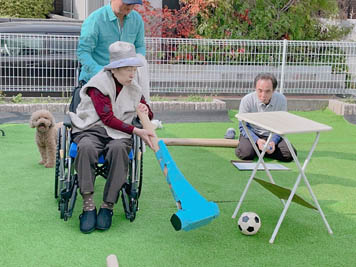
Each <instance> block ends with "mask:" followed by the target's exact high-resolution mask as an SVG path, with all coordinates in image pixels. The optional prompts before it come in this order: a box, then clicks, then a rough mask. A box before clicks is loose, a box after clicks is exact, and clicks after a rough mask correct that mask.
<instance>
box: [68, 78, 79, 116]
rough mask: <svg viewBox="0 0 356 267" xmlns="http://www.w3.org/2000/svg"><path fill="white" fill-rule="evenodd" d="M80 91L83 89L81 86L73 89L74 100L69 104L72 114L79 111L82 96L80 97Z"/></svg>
mask: <svg viewBox="0 0 356 267" xmlns="http://www.w3.org/2000/svg"><path fill="white" fill-rule="evenodd" d="M80 89H82V87H81V84H79V86H77V87H75V88H74V89H73V92H72V100H71V102H70V104H69V111H70V112H73V113H76V111H77V107H78V105H79V103H80V95H79V92H80Z"/></svg>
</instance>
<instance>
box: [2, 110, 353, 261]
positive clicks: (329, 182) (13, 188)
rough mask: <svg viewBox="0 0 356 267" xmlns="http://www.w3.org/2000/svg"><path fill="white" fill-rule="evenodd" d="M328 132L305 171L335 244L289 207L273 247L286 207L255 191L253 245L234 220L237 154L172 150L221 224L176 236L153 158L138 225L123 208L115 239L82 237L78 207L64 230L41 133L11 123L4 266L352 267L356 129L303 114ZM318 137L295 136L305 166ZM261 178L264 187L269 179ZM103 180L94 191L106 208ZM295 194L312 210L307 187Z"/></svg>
mask: <svg viewBox="0 0 356 267" xmlns="http://www.w3.org/2000/svg"><path fill="white" fill-rule="evenodd" d="M296 114H297V115H301V116H303V117H306V118H309V119H312V120H315V121H318V122H321V123H325V124H328V125H330V126H332V127H333V131H330V132H323V133H321V136H320V141H319V144H318V146H317V148H316V151H315V153H314V155H313V157H312V159H311V161H310V163H309V165H308V167H307V170H306V175H307V177H308V179H309V182H310V184H311V186H312V189H313V191H314V193H315V194H316V196H317V198H318V200H319V204H320V206H321V208H322V209H323V211H324V213H325V215H326V218H327V220H328V222H329V224H330V226H331V228H332V229H333V231H334V234H333V235H329V233H328V232H327V230H326V227H325V226H324V223H323V221H322V219H321V216H320V215H319V214H318V212H316V211H314V210H312V209H308V208H305V207H303V206H300V205H298V204H295V203H292V205H291V206H290V208H289V210H288V212H287V215H286V217H285V219H284V221H283V224H282V226H281V228H280V230H279V233H278V235H277V238H276V240H275V243H274V244H269V239H270V237H271V235H272V232H273V229H274V227H275V225H276V223H277V220H278V218H279V215H280V213H281V211H282V204H281V202H280V201H279V200H278V199H277V198H276V197H275V196H274V195H273V194H271V193H270V192H269V191H267V190H265V189H264V188H263V187H262V186H260V185H259V184H258V183H256V182H253V183H252V184H251V187H250V189H249V191H248V193H247V195H246V198H245V201H244V202H243V204H242V207H241V210H240V212H239V214H238V216H239V215H240V214H241V213H242V212H243V211H254V212H256V213H257V214H258V215H259V216H260V218H261V221H262V227H261V229H260V231H259V233H257V234H256V235H254V236H244V235H242V234H240V233H239V231H238V228H237V219H238V218H236V219H235V220H233V219H232V218H231V216H232V213H233V211H234V209H235V207H236V204H237V201H238V200H239V198H240V196H241V193H242V191H243V189H244V187H245V185H246V183H247V180H248V178H249V176H250V172H246V171H238V170H237V169H236V168H235V167H234V166H233V165H232V164H231V163H230V160H232V159H236V158H235V155H234V149H232V148H207V147H168V149H169V151H170V153H171V155H172V157H173V159H174V160H175V162H176V164H177V166H178V167H179V169H180V170H181V172H182V173H183V174H184V176H185V178H186V179H187V180H188V181H189V182H190V183H191V184H192V185H193V186H194V187H195V188H196V189H197V190H198V191H199V192H200V193H201V194H202V195H203V196H204V197H205V198H206V199H208V200H212V201H216V202H217V204H218V205H219V208H220V216H219V217H218V218H217V219H215V220H213V221H212V222H211V223H210V224H209V225H207V226H204V227H201V228H199V229H195V230H192V231H189V232H184V231H179V232H177V231H175V230H174V229H173V227H172V225H171V224H170V221H169V219H170V217H171V215H172V214H173V213H175V212H176V211H177V208H176V205H175V202H174V199H173V197H172V195H171V192H170V189H169V187H168V185H167V183H166V181H165V177H164V175H163V174H162V173H161V170H160V168H159V166H158V163H157V160H156V158H155V156H154V154H153V153H152V151H147V152H146V153H145V154H144V185H143V192H142V195H141V198H140V210H139V212H138V213H137V218H136V220H135V221H134V222H133V223H130V222H129V221H128V220H126V219H125V217H124V215H123V213H122V205H121V203H119V204H118V205H117V206H116V207H115V214H114V217H113V225H112V227H111V229H110V230H109V231H106V232H99V231H95V232H93V233H91V234H88V235H85V234H82V233H81V232H80V231H79V220H78V216H79V214H80V212H81V204H82V203H81V198H80V197H79V198H78V200H77V204H76V207H75V210H74V213H73V217H72V218H71V219H69V220H68V221H67V222H64V221H63V220H61V219H60V218H59V212H58V210H57V200H55V199H54V194H53V188H54V169H46V168H44V167H43V166H41V165H38V161H39V158H40V156H39V152H38V150H37V147H36V144H35V142H34V134H35V130H34V129H31V128H30V127H29V126H28V125H25V124H5V125H1V128H2V129H3V130H5V132H6V136H4V137H1V136H0V166H1V167H0V184H1V186H0V238H1V242H0V266H6V267H7V266H36V267H37V266H41V267H42V266H65V267H68V266H85V267H88V266H106V263H105V259H106V256H108V255H109V254H116V255H117V257H118V259H119V262H120V266H122V267H125V266H135V267H136V266H161V267H163V266H244V267H245V266H355V247H356V241H355V238H356V205H355V203H356V194H355V187H356V174H355V169H356V168H355V166H356V126H355V125H351V124H349V123H347V122H346V121H345V120H344V119H343V117H341V116H337V115H335V114H333V113H332V112H331V111H329V110H323V111H313V112H296ZM233 115H234V111H231V112H230V117H231V119H232V120H233V122H231V123H180V124H164V125H163V126H164V128H163V129H160V130H157V134H158V135H159V136H160V137H185V138H223V136H224V134H225V131H226V129H227V128H229V127H235V128H236V127H237V121H236V119H235V118H234V117H233ZM314 136H315V135H313V134H300V135H291V136H290V138H289V139H290V141H291V142H292V143H293V145H294V146H295V147H296V148H297V150H298V156H299V158H300V159H301V160H304V159H305V157H306V155H307V153H308V151H309V149H310V147H311V145H312V142H313V140H314ZM285 165H286V166H287V167H289V168H291V170H290V171H278V172H272V174H273V175H274V176H273V177H274V179H275V181H276V182H277V184H279V185H281V186H284V187H288V188H291V187H292V186H293V184H294V182H295V179H296V176H297V171H296V170H297V168H296V166H295V164H294V163H286V164H285ZM257 177H259V178H262V179H267V176H266V174H265V173H264V172H258V174H257ZM103 184H104V179H102V178H101V177H99V178H98V179H97V183H96V194H95V200H96V203H97V204H100V201H101V197H102V189H103ZM297 193H298V194H299V195H300V196H302V197H303V198H304V199H305V200H307V201H309V202H311V203H312V204H314V203H313V201H312V199H311V197H310V195H309V193H308V190H307V188H306V186H305V184H304V183H303V181H302V182H301V186H300V187H299V189H298V191H297Z"/></svg>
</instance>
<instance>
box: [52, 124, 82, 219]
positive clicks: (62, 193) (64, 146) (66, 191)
mask: <svg viewBox="0 0 356 267" xmlns="http://www.w3.org/2000/svg"><path fill="white" fill-rule="evenodd" d="M59 144H60V150H59V153H58V155H59V167H58V170H59V171H58V173H59V175H58V181H57V184H58V185H57V188H56V190H57V194H58V197H59V201H58V210H59V211H60V218H61V219H64V220H65V221H66V220H67V219H68V218H70V217H71V216H72V213H73V209H74V205H75V200H76V197H77V189H78V182H77V176H76V174H75V173H74V166H73V164H72V163H73V159H72V158H71V157H70V155H69V147H70V144H71V133H70V129H69V128H68V127H66V126H62V128H61V133H60V141H59ZM56 173H57V172H56Z"/></svg>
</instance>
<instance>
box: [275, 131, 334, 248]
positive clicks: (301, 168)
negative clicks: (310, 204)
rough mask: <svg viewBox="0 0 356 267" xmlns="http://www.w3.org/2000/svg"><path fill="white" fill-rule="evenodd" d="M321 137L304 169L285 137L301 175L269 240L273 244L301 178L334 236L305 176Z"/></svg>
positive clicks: (313, 146)
mask: <svg viewBox="0 0 356 267" xmlns="http://www.w3.org/2000/svg"><path fill="white" fill-rule="evenodd" d="M319 135H320V133H319V132H318V133H317V135H316V138H315V141H314V143H313V145H312V148H311V149H310V151H309V154H308V156H307V158H306V159H305V161H304V163H303V167H301V165H300V163H299V160H298V158H297V155H296V154H295V152H294V149H293V147H292V145H291V143H290V142H289V140H288V138H286V137H283V139H284V141H285V142H286V144H287V146H288V149H289V151H290V152H291V154H292V157H293V159H294V162H295V163H296V165H297V167H298V170H299V175H298V178H297V180H296V182H295V184H294V186H293V189H292V192H291V194H290V195H289V198H288V200H287V203H286V205H285V206H284V209H283V211H282V214H281V216H280V217H279V220H278V222H277V225H276V227H275V229H274V231H273V234H272V237H271V239H270V240H269V242H270V243H271V244H272V243H273V242H274V240H275V238H276V235H277V233H278V230H279V228H280V226H281V224H282V222H283V219H284V217H285V215H286V213H287V210H288V208H289V205H290V203H291V201H292V199H293V197H294V195H295V193H296V191H297V188H298V186H299V183H300V180H301V177H303V179H304V182H305V183H306V185H307V187H308V189H309V193H310V194H311V195H312V198H313V200H314V203H315V205H316V206H317V208H318V210H319V213H320V215H321V217H322V218H323V220H324V223H325V225H326V227H327V229H328V231H329V233H330V234H332V231H331V228H330V226H329V224H328V222H327V220H326V218H325V216H324V213H323V211H322V210H321V208H320V206H319V203H318V201H317V199H316V197H315V195H314V193H313V191H312V189H311V186H310V184H309V182H308V179H307V178H306V176H305V174H304V171H305V169H306V167H307V165H308V163H309V161H310V159H311V156H312V154H313V152H314V150H315V148H316V145H317V143H318V140H319Z"/></svg>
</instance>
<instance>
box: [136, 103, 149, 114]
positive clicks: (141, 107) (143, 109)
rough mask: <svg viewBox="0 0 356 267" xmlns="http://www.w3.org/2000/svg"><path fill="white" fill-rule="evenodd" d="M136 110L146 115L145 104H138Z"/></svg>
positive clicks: (146, 108)
mask: <svg viewBox="0 0 356 267" xmlns="http://www.w3.org/2000/svg"><path fill="white" fill-rule="evenodd" d="M137 109H138V110H139V111H141V112H142V113H144V114H146V115H148V107H147V106H146V105H145V104H142V103H139V104H138V106H137Z"/></svg>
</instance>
